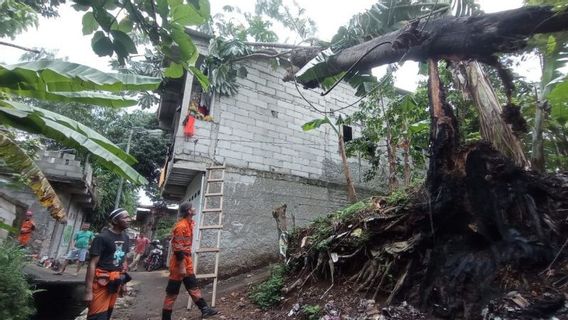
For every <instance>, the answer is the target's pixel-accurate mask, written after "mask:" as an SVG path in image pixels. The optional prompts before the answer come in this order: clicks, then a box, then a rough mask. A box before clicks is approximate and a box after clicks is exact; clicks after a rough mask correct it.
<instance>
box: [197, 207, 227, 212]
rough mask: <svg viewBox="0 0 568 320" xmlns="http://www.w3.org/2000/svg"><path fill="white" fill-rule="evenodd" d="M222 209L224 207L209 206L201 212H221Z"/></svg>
mask: <svg viewBox="0 0 568 320" xmlns="http://www.w3.org/2000/svg"><path fill="white" fill-rule="evenodd" d="M221 211H223V208H207V209H203V210H201V212H221Z"/></svg>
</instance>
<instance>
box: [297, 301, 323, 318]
mask: <svg viewBox="0 0 568 320" xmlns="http://www.w3.org/2000/svg"><path fill="white" fill-rule="evenodd" d="M302 311H303V312H304V315H305V316H306V319H308V320H318V319H319V318H320V315H321V313H322V309H321V307H320V306H318V305H311V304H308V305H305V306H303V307H302Z"/></svg>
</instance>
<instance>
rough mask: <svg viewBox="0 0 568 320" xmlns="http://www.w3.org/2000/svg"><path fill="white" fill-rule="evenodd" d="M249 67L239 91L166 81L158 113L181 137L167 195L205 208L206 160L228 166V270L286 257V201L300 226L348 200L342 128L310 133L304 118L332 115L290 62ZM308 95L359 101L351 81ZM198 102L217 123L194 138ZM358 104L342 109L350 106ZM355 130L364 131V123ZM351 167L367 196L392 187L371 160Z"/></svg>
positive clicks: (201, 43) (167, 175)
mask: <svg viewBox="0 0 568 320" xmlns="http://www.w3.org/2000/svg"><path fill="white" fill-rule="evenodd" d="M190 35H191V37H192V39H193V41H194V42H195V43H196V45H197V46H198V48H199V50H200V54H201V55H202V56H206V55H207V44H208V42H209V38H208V37H207V36H206V35H204V34H201V33H198V32H190ZM245 65H246V68H247V69H248V75H247V77H246V78H243V79H240V78H239V79H238V84H239V90H238V93H237V94H235V95H233V96H229V97H228V96H219V95H214V94H204V93H202V92H201V88H200V87H199V85H198V82H197V80H196V79H194V78H193V77H192V76H191V75H186V76H185V77H183V78H181V79H178V80H174V81H170V82H169V83H168V84H167V85H166V87H165V92H164V93H163V95H162V100H161V103H160V107H159V110H158V111H157V116H158V119H159V122H160V125H161V127H162V128H163V129H166V130H169V131H170V132H171V133H172V135H173V145H172V147H171V149H170V153H169V154H168V155H167V160H166V165H165V167H164V170H163V172H162V181H161V190H162V195H163V197H164V198H165V199H167V200H171V201H182V200H190V201H192V202H193V204H194V207H197V208H201V205H202V202H203V193H204V192H203V185H204V178H203V177H204V174H205V170H206V167H207V166H208V165H210V164H222V163H225V164H226V166H227V171H226V173H225V188H224V204H223V207H224V230H223V233H222V242H221V259H220V274H221V276H223V275H225V276H227V275H229V274H234V273H237V272H242V271H245V270H248V269H251V268H254V267H257V266H259V265H262V264H265V263H266V262H267V261H270V260H273V259H274V258H275V257H277V254H278V236H277V229H276V224H275V221H274V219H273V217H272V210H273V209H274V208H276V207H278V206H280V205H282V204H286V205H287V208H288V217H289V223H288V224H289V225H290V224H291V223H292V219H291V216H292V215H293V217H294V222H295V224H296V225H297V226H299V225H304V224H306V223H308V222H309V221H311V220H313V219H314V218H315V217H318V216H321V215H323V214H327V213H330V212H332V211H334V210H336V209H339V208H341V207H344V206H345V205H346V204H347V203H348V202H347V192H346V188H345V177H344V175H343V170H342V164H341V158H340V155H339V152H338V140H337V139H338V138H337V135H336V133H335V132H334V131H333V130H332V129H331V128H330V127H329V126H322V127H320V128H319V129H317V130H313V131H309V132H304V131H303V130H302V125H303V124H304V123H306V122H308V121H310V120H313V119H317V118H322V117H323V116H322V114H320V113H318V112H316V111H315V110H314V109H312V108H311V107H310V106H309V105H308V104H307V103H306V101H305V100H304V99H303V98H302V97H301V96H300V94H299V93H298V90H297V88H296V86H295V85H294V83H293V82H292V83H290V82H283V81H282V78H283V76H284V74H285V72H286V71H285V69H284V68H279V69H276V70H274V69H273V68H272V66H271V64H270V62H269V61H267V60H261V59H259V60H247V61H246V62H245ZM300 90H303V89H301V88H300ZM302 94H303V95H304V96H305V97H306V98H307V99H308V100H310V101H311V103H312V104H313V105H314V106H316V107H317V108H318V109H320V110H326V111H331V110H337V109H339V108H343V107H345V106H347V105H349V104H352V103H353V102H354V101H356V99H357V97H355V95H354V90H353V89H352V88H351V87H349V86H348V85H345V84H341V85H339V86H338V87H337V88H335V89H334V90H333V91H332V92H331V93H330V94H328V95H326V96H320V94H319V91H309V90H303V91H302ZM192 101H196V103H199V107H201V108H206V111H207V112H208V113H209V114H210V115H211V117H212V121H203V120H196V121H195V123H194V130H193V133H192V135H191V136H188V135H186V134H184V120H185V119H187V116H188V113H189V106H190V104H191V102H192ZM353 108H355V107H352V108H348V109H345V110H342V111H341V112H342V113H349V112H350V111H352V109H353ZM338 115H339V113H336V114H335V116H336V117H337V116H338ZM353 135H354V136H355V137H356V136H357V130H356V128H354V130H353ZM349 165H350V169H351V172H352V174H353V178H354V181H355V182H356V186H357V189H358V193H359V196H360V198H363V197H365V196H368V195H369V194H370V193H371V192H372V191H374V190H377V189H379V188H381V187H382V186H383V184H382V182H379V181H371V182H367V183H365V182H364V180H363V175H364V173H365V171H366V170H367V168H368V166H367V165H366V164H365V162H364V161H363V160H361V159H358V158H354V159H353V158H352V159H349ZM204 246H205V245H202V247H204Z"/></svg>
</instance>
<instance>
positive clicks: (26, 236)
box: [18, 210, 36, 247]
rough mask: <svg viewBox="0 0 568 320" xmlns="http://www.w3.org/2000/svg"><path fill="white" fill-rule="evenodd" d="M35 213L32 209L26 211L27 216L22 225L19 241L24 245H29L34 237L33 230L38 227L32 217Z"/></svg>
mask: <svg viewBox="0 0 568 320" xmlns="http://www.w3.org/2000/svg"><path fill="white" fill-rule="evenodd" d="M32 216H33V213H32V211H31V210H28V211H26V218H25V219H24V221H23V222H22V226H21V227H20V234H19V235H18V243H20V245H21V246H22V247H27V246H28V244H29V243H30V240H31V239H32V232H33V231H34V230H35V229H36V225H35V222H34V220H33V219H32Z"/></svg>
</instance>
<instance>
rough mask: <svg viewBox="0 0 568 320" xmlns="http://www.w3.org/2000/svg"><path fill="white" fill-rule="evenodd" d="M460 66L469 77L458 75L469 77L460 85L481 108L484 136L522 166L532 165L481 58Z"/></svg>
mask: <svg viewBox="0 0 568 320" xmlns="http://www.w3.org/2000/svg"><path fill="white" fill-rule="evenodd" d="M458 69H459V71H460V72H461V73H462V75H463V74H464V73H465V77H460V76H457V77H455V78H456V79H457V80H458V81H460V82H462V81H463V80H465V83H460V85H461V87H462V88H464V89H465V90H467V92H468V93H469V95H470V96H471V98H472V99H473V101H474V105H475V107H476V108H477V112H478V114H479V123H480V126H481V137H482V138H483V139H485V140H487V141H489V142H491V144H492V145H493V147H494V148H495V149H496V150H498V151H500V152H501V153H503V154H504V155H507V156H508V157H510V158H511V159H513V161H514V162H515V164H516V165H518V166H519V167H522V168H523V167H524V168H527V167H530V163H529V161H528V160H527V158H526V157H525V154H524V152H523V148H522V145H521V142H520V141H519V139H518V138H517V136H515V134H514V133H513V130H512V129H511V127H510V126H509V125H508V124H507V123H505V121H504V120H503V118H502V117H501V113H502V112H503V109H502V107H501V105H500V104H499V100H498V99H497V95H496V94H495V91H494V90H493V87H492V86H491V83H490V82H489V80H488V79H487V76H486V75H485V72H483V69H481V65H480V64H479V63H478V62H468V63H465V64H460V66H459V67H458Z"/></svg>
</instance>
